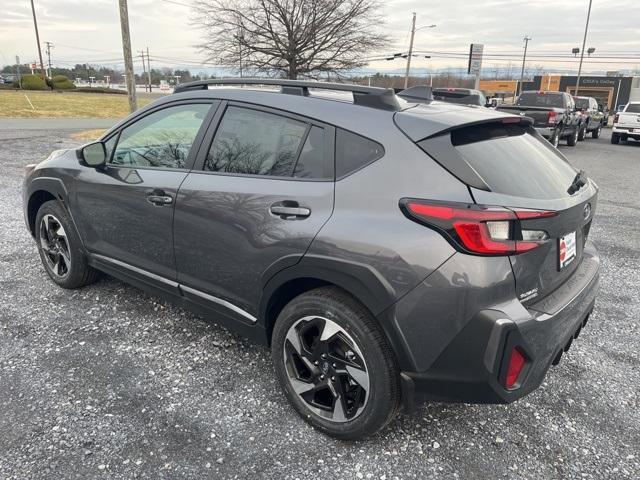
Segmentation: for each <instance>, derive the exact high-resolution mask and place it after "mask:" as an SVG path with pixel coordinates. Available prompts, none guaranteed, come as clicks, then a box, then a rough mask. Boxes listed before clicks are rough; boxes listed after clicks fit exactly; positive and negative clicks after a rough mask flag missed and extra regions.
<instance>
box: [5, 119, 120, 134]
mask: <svg viewBox="0 0 640 480" xmlns="http://www.w3.org/2000/svg"><path fill="white" fill-rule="evenodd" d="M118 121H120V119H119V118H0V131H2V130H5V131H6V130H44V131H51V130H91V129H94V128H109V127H111V126H113V125H115V124H116V123H117V122H118Z"/></svg>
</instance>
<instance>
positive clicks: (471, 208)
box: [400, 199, 555, 255]
mask: <svg viewBox="0 0 640 480" xmlns="http://www.w3.org/2000/svg"><path fill="white" fill-rule="evenodd" d="M400 208H401V209H402V211H403V212H404V213H405V215H406V216H407V217H409V218H410V219H412V220H414V221H417V222H418V223H422V224H426V225H428V226H431V227H435V229H437V230H440V231H441V232H443V233H444V234H445V236H446V237H447V238H448V239H449V240H450V241H451V242H452V243H453V244H454V245H455V246H457V247H458V249H460V250H462V251H464V252H465V253H472V254H476V255H515V254H518V253H523V252H528V251H529V250H533V249H534V248H537V247H539V246H540V245H541V244H543V243H544V241H545V240H536V241H530V240H527V241H524V240H522V236H521V235H520V236H519V238H520V239H516V234H515V233H516V231H518V229H520V220H528V219H535V218H543V217H550V216H553V215H555V212H551V211H543V210H521V209H508V208H504V207H481V206H479V205H472V204H461V203H456V204H443V203H432V202H425V201H423V200H410V199H403V200H401V201H400ZM543 233H544V232H543Z"/></svg>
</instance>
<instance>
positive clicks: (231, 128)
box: [204, 106, 308, 177]
mask: <svg viewBox="0 0 640 480" xmlns="http://www.w3.org/2000/svg"><path fill="white" fill-rule="evenodd" d="M307 127H308V125H307V124H306V123H304V122H300V121H297V120H293V119H291V118H287V117H283V116H281V115H276V114H273V113H268V112H263V111H260V110H253V109H249V108H243V107H236V106H230V107H229V108H227V110H226V112H225V114H224V117H223V118H222V121H221V123H220V126H219V127H218V130H217V131H216V135H215V137H214V139H213V143H212V144H211V148H210V149H209V153H208V154H207V158H206V161H205V164H204V170H207V171H210V172H221V173H235V174H245V175H266V176H278V177H290V176H291V175H292V173H293V170H294V166H295V163H296V159H297V158H298V153H299V149H300V146H301V144H302V141H303V139H304V138H305V135H306V133H307Z"/></svg>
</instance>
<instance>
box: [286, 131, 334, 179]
mask: <svg viewBox="0 0 640 480" xmlns="http://www.w3.org/2000/svg"><path fill="white" fill-rule="evenodd" d="M293 176H294V177H296V178H314V179H320V180H330V179H331V180H332V179H333V165H331V164H330V163H329V162H328V161H327V152H326V145H325V130H324V128H320V127H316V126H313V127H311V129H310V130H309V134H308V135H307V139H306V140H305V142H304V146H303V147H302V151H301V152H300V157H299V158H298V163H296V168H295V169H294V171H293Z"/></svg>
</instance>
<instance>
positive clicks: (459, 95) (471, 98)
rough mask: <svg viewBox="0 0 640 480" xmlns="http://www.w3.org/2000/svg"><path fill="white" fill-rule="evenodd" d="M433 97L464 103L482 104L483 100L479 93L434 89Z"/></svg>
mask: <svg viewBox="0 0 640 480" xmlns="http://www.w3.org/2000/svg"><path fill="white" fill-rule="evenodd" d="M433 99H434V100H440V101H442V102H448V103H459V104H463V105H481V104H482V101H481V99H480V96H479V95H477V94H469V93H466V92H448V91H444V92H441V91H434V92H433Z"/></svg>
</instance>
